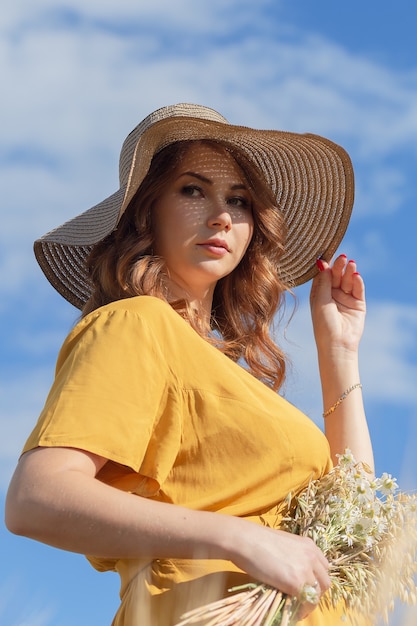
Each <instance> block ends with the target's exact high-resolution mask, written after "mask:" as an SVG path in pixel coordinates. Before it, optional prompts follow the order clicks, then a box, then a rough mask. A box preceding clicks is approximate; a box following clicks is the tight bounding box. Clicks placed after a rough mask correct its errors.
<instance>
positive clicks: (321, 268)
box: [316, 259, 324, 272]
mask: <svg viewBox="0 0 417 626" xmlns="http://www.w3.org/2000/svg"><path fill="white" fill-rule="evenodd" d="M316 265H317V267H318V268H319V272H323V271H324V263H323V261H322V260H321V259H317V261H316Z"/></svg>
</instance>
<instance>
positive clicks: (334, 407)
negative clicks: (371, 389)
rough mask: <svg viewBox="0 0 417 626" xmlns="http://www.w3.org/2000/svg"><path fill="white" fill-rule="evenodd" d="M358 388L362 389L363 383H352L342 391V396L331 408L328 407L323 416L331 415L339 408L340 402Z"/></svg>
mask: <svg viewBox="0 0 417 626" xmlns="http://www.w3.org/2000/svg"><path fill="white" fill-rule="evenodd" d="M358 388H360V389H362V385H361V383H356V384H355V385H352V386H351V387H349V389H346V391H345V392H343V393H342V395H341V396H340V398H339V399H338V400H336V402H335V403H334V404H333V406H331V407H330V409H327V411H325V412H324V413H323V417H328V416H329V415H331V414H332V413H333V411H335V410H336V409H337V407H338V406H339V404H342V402H343V400H344V399H345V398H346V397H347V396H348V395H349V394H350V392H351V391H353V390H354V389H358Z"/></svg>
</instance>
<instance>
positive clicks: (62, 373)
mask: <svg viewBox="0 0 417 626" xmlns="http://www.w3.org/2000/svg"><path fill="white" fill-rule="evenodd" d="M352 203H353V173H352V169H351V164H350V160H349V157H348V156H347V154H346V153H345V152H344V151H343V149H342V148H340V147H339V146H337V145H335V144H333V143H332V142H330V141H328V140H326V139H323V138H321V137H318V136H315V135H297V134H292V133H284V132H280V131H258V130H253V129H250V128H246V127H237V126H232V125H230V124H228V123H227V122H226V120H225V119H224V118H222V117H221V116H220V115H219V114H218V113H216V112H215V111H212V110H211V109H207V108H205V107H200V106H197V105H175V106H171V107H165V108H163V109H159V110H158V111H156V112H154V113H152V114H151V115H150V116H148V117H147V118H146V119H145V120H143V122H141V124H139V126H138V127H136V129H135V130H134V131H133V132H132V133H131V134H130V135H129V136H128V138H127V139H126V141H125V143H124V145H123V148H122V152H121V158H120V189H119V190H118V191H117V192H116V193H115V194H113V196H111V197H110V198H107V199H106V200H104V201H103V202H102V203H100V204H98V205H96V206H95V207H93V208H92V209H90V210H89V211H87V212H86V213H84V214H82V215H80V216H78V217H76V218H74V219H73V220H71V221H70V222H68V223H66V224H64V225H63V226H61V227H59V228H57V229H56V230H54V231H51V232H50V233H48V234H47V235H45V236H44V237H43V238H41V239H40V240H38V241H37V242H36V244H35V253H36V256H37V259H38V261H39V263H40V265H41V267H42V269H43V270H44V272H45V274H46V276H47V278H48V279H49V280H50V282H51V283H52V285H53V286H54V287H55V288H56V289H58V291H59V292H60V293H61V294H62V295H63V296H64V297H65V298H67V299H68V300H69V301H70V302H72V303H73V304H75V306H77V307H79V308H81V309H82V311H83V316H82V319H81V321H79V323H78V324H77V325H76V326H75V328H74V329H73V330H72V332H71V333H70V334H69V336H68V337H67V339H66V341H65V342H64V345H63V347H62V349H61V352H60V354H59V357H58V362H57V369H56V379H55V382H54V384H53V387H52V389H51V392H50V394H49V396H48V398H47V400H46V404H45V407H44V410H43V412H42V414H41V416H40V418H39V421H38V423H37V425H36V427H35V428H34V430H33V432H32V434H31V435H30V437H29V439H28V441H27V443H26V445H25V448H24V451H23V455H22V457H21V459H20V461H19V464H18V466H17V469H16V472H15V475H14V477H13V479H12V482H11V485H10V489H9V493H8V499H7V513H6V514H7V524H8V527H9V529H10V530H11V531H12V532H14V533H18V534H22V535H26V536H29V537H32V538H34V539H36V540H38V541H42V542H45V543H48V544H50V545H53V546H56V547H58V548H61V549H64V550H71V551H74V552H79V553H83V554H86V555H89V559H90V561H91V562H92V564H93V565H94V566H95V567H97V569H99V570H109V569H113V570H115V571H117V572H118V573H119V575H120V577H121V605H120V609H119V611H118V613H117V615H116V617H115V618H114V621H113V624H114V625H115V626H171V625H173V624H175V623H176V622H178V621H179V617H180V615H181V614H182V613H183V612H184V611H185V610H187V609H190V608H193V607H195V606H198V605H200V604H204V603H206V602H208V601H211V600H212V599H214V598H219V597H222V596H224V595H226V593H227V589H228V588H229V587H230V586H231V585H233V584H241V583H243V582H248V581H263V582H265V583H268V584H270V585H273V586H275V587H277V588H279V589H280V590H282V591H283V592H285V593H289V594H293V595H298V594H299V593H300V591H301V590H302V588H303V587H304V585H305V584H310V585H314V586H315V588H316V589H317V590H318V592H319V593H321V594H323V593H325V592H326V590H327V589H328V588H329V585H330V579H329V574H328V563H327V561H326V559H325V558H324V556H323V554H322V553H321V551H320V550H319V549H318V548H317V547H316V546H315V545H314V543H313V542H312V541H310V540H308V539H305V538H301V537H297V536H294V535H291V534H289V533H286V532H285V531H283V530H280V520H281V519H282V514H283V512H285V498H286V496H287V495H288V493H289V492H292V493H294V492H297V491H299V490H301V489H303V488H304V487H305V486H306V485H307V483H308V481H309V480H310V478H311V477H319V476H321V475H323V474H324V473H326V472H327V471H329V469H330V468H331V466H332V463H333V462H335V459H336V454H338V453H341V452H343V451H344V449H345V448H346V447H349V448H350V449H351V450H352V451H353V453H354V455H355V457H356V458H357V459H358V460H362V461H365V462H367V463H368V464H369V465H371V466H372V449H371V444H370V440H369V434H368V429H367V425H366V419H365V415H364V410H363V404H362V396H361V388H360V382H359V380H360V379H359V369H358V345H359V341H360V338H361V335H362V330H363V324H364V317H365V296H364V285H363V281H362V278H361V276H360V274H359V273H358V272H357V270H356V264H355V262H354V261H347V258H346V257H345V256H344V255H340V256H338V257H337V258H336V260H335V261H334V263H333V264H330V259H331V257H332V255H333V254H334V252H335V251H336V249H337V247H338V245H339V243H340V240H341V238H342V237H343V234H344V232H345V229H346V226H347V223H348V220H349V216H350V212H351V208H352ZM316 274H317V275H316ZM315 275H316V277H315V278H314V281H313V287H312V292H311V308H312V317H313V325H314V331H315V337H316V343H317V349H318V359H319V367H320V374H321V380H322V389H323V403H324V410H325V413H324V415H325V416H326V418H325V435H324V434H323V433H322V432H321V430H320V429H319V428H317V427H316V426H315V424H314V423H313V422H312V421H310V420H309V419H308V418H307V417H306V416H305V415H303V414H302V413H301V412H299V411H298V410H297V409H296V408H295V407H293V406H292V405H290V404H289V403H288V402H287V401H286V400H285V399H283V398H282V397H281V396H280V395H279V394H278V393H276V392H277V390H279V388H280V386H281V384H282V382H283V380H284V377H285V355H284V354H283V352H282V351H281V349H280V348H279V347H278V346H276V345H275V344H274V343H273V341H272V340H271V338H270V335H269V329H270V326H271V323H272V320H273V317H274V315H275V314H276V313H277V311H278V310H279V308H280V306H281V304H282V302H283V298H284V296H285V294H286V292H287V291H289V289H290V288H292V287H293V286H294V285H297V284H300V283H301V282H304V281H306V280H308V279H310V278H312V277H313V276H315ZM238 361H239V363H238ZM242 363H243V365H242ZM314 609H315V606H314V605H312V604H308V603H305V604H303V606H302V608H301V611H300V618H304V617H307V620H306V622H305V623H306V624H309V625H310V626H312V625H316V626H318V625H320V626H325V625H327V626H335V624H337V623H338V621H339V620H340V619H341V615H342V611H338V610H335V611H328V610H326V609H324V608H322V607H319V608H318V609H316V610H314ZM344 623H345V624H346V623H349V621H347V622H346V621H345V622H344Z"/></svg>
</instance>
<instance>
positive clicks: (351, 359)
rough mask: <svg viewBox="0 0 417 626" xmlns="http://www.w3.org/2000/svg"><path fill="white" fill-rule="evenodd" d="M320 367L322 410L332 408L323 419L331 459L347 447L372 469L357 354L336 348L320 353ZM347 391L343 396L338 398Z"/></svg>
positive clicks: (372, 460)
mask: <svg viewBox="0 0 417 626" xmlns="http://www.w3.org/2000/svg"><path fill="white" fill-rule="evenodd" d="M319 369H320V378H321V383H322V394H323V412H324V413H327V412H328V411H329V410H330V409H332V407H334V410H331V412H330V413H328V414H327V415H326V416H325V417H324V418H323V419H324V430H325V434H326V437H327V439H328V441H329V444H330V450H331V454H332V458H333V462H334V463H336V462H337V457H336V455H337V454H342V453H343V452H344V451H345V449H346V448H349V449H350V450H351V451H352V453H353V455H354V457H355V458H356V460H357V461H362V462H365V463H366V464H368V465H369V466H370V468H371V469H372V470H373V468H374V459H373V452H372V443H371V439H370V435H369V429H368V424H367V420H366V415H365V409H364V404H363V397H362V389H361V387H360V386H356V385H359V384H360V382H361V381H360V372H359V365H358V357H357V353H353V354H351V353H349V352H348V351H338V352H335V353H333V354H331V353H330V354H326V355H320V354H319ZM346 392H348V393H347V395H346V397H345V398H343V400H340V399H341V398H342V396H343V394H345V393H346ZM339 400H340V402H338V401H339ZM335 405H336V406H335Z"/></svg>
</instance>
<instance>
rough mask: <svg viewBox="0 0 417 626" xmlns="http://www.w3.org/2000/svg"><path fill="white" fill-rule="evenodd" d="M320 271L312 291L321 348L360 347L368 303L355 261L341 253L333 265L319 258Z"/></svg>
mask: <svg viewBox="0 0 417 626" xmlns="http://www.w3.org/2000/svg"><path fill="white" fill-rule="evenodd" d="M317 265H318V267H319V270H320V272H319V274H318V275H317V276H316V278H315V279H314V280H313V285H312V289H311V295H310V305H311V313H312V320H313V327H314V334H315V337H316V342H317V346H318V349H319V350H320V349H321V348H323V349H326V348H327V349H329V348H339V347H340V348H343V349H345V350H349V351H357V349H358V345H359V341H360V339H361V337H362V333H363V328H364V322H365V313H366V303H365V285H364V282H363V279H362V277H361V275H360V274H359V272H358V271H357V267H356V263H355V261H352V260H351V261H348V260H347V257H346V255H344V254H341V255H340V256H338V257H337V258H336V260H335V261H334V263H333V264H332V265H331V264H329V263H327V262H326V261H322V260H321V259H319V260H318V261H317Z"/></svg>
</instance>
